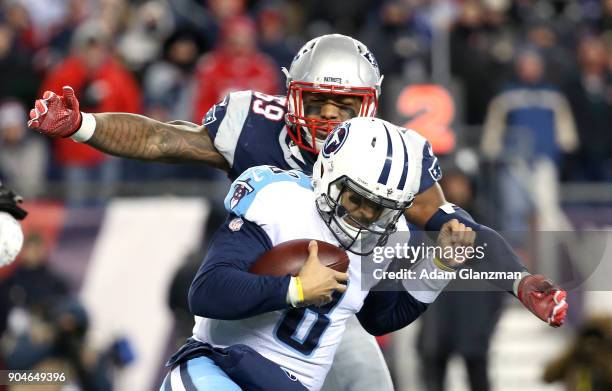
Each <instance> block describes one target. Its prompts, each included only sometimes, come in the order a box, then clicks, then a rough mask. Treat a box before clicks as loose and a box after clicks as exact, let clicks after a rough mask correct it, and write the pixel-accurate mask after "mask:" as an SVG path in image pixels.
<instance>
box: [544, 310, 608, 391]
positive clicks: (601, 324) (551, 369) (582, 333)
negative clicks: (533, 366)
mask: <svg viewBox="0 0 612 391" xmlns="http://www.w3.org/2000/svg"><path fill="white" fill-rule="evenodd" d="M543 379H544V381H545V382H547V383H553V382H558V381H561V382H563V383H565V390H567V391H580V390H589V391H607V390H610V389H612V317H610V316H609V315H599V316H595V317H592V318H591V319H589V320H588V321H587V322H586V323H585V324H584V325H583V326H582V327H581V328H580V329H579V330H578V333H577V335H576V337H575V338H574V341H573V342H571V344H570V346H569V347H568V348H567V349H566V350H565V352H563V353H562V354H561V355H560V356H559V357H557V358H556V359H555V360H553V361H552V362H550V363H549V364H548V365H547V366H546V369H545V371H544V375H543Z"/></svg>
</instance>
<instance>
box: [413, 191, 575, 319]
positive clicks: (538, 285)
mask: <svg viewBox="0 0 612 391" xmlns="http://www.w3.org/2000/svg"><path fill="white" fill-rule="evenodd" d="M405 216H406V219H407V220H408V221H410V222H412V223H414V224H416V225H418V226H419V227H421V228H423V229H425V230H427V231H439V230H440V228H441V227H442V226H443V225H444V224H445V223H446V222H448V221H450V220H457V221H459V222H460V223H462V224H464V225H466V226H468V227H471V228H472V229H473V230H474V231H476V243H475V244H476V246H486V247H487V251H486V253H485V258H484V259H483V261H484V262H479V263H478V264H476V266H475V267H478V268H480V269H481V270H483V271H504V272H517V274H519V273H520V274H521V276H522V278H520V279H517V280H516V281H511V280H505V279H503V280H491V281H490V282H491V283H493V284H495V285H496V286H497V287H499V288H501V289H503V290H505V291H508V292H511V293H514V295H516V296H517V298H518V299H519V300H520V301H521V303H523V305H524V306H525V307H527V309H528V310H529V311H531V312H532V313H533V314H534V315H536V316H537V317H538V318H540V319H542V320H543V321H545V322H547V323H548V324H550V325H551V326H554V327H558V326H560V325H562V324H563V322H564V320H565V315H566V312H567V303H566V302H565V295H566V293H565V291H564V290H562V289H561V288H559V287H558V286H556V285H554V284H553V283H552V282H551V281H550V280H547V279H546V278H545V277H543V276H541V275H531V274H529V273H527V269H526V268H525V266H524V265H523V264H522V263H521V261H520V259H519V257H518V255H517V254H516V253H515V252H514V250H512V248H511V247H510V245H509V244H508V243H507V242H506V241H505V240H504V238H503V237H502V236H501V235H500V234H499V233H497V232H496V231H495V230H493V229H491V228H489V227H487V226H484V225H481V224H478V223H477V222H475V221H474V220H473V219H472V217H471V216H470V215H469V214H468V213H467V212H465V211H464V210H463V209H461V208H459V207H457V206H455V205H453V204H449V203H447V202H446V200H445V198H444V194H443V192H442V189H441V188H440V186H439V185H438V184H437V183H436V184H434V185H433V186H431V187H430V188H429V189H427V190H425V191H424V192H423V193H421V194H419V195H417V196H416V198H415V202H414V204H413V206H412V207H411V208H409V209H407V210H406V212H405Z"/></svg>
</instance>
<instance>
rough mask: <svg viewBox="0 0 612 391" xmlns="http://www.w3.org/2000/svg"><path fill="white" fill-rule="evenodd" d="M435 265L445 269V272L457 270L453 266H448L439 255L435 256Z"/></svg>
mask: <svg viewBox="0 0 612 391" xmlns="http://www.w3.org/2000/svg"><path fill="white" fill-rule="evenodd" d="M434 265H436V267H437V268H438V269H441V270H444V271H445V272H455V271H456V270H455V269H453V268H452V267H449V266H446V265H445V264H444V263H443V262H442V261H441V260H440V258H438V257H435V258H434Z"/></svg>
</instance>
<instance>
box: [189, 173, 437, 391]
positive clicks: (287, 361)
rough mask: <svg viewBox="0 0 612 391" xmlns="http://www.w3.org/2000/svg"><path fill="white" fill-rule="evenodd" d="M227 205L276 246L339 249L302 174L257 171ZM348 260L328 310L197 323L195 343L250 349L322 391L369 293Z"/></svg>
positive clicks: (356, 260) (244, 178) (354, 259)
mask: <svg viewBox="0 0 612 391" xmlns="http://www.w3.org/2000/svg"><path fill="white" fill-rule="evenodd" d="M225 204H226V207H227V209H228V210H229V211H231V212H232V213H234V214H236V215H237V216H239V217H238V218H242V219H246V220H248V221H250V222H253V223H256V224H257V225H259V226H260V227H261V228H262V229H263V231H264V232H265V233H266V235H267V236H268V237H269V240H270V242H271V245H272V246H276V245H278V244H280V243H283V242H286V241H289V240H294V239H306V238H307V239H317V240H321V241H325V242H328V243H331V244H334V245H339V243H338V242H337V240H336V239H335V237H334V236H333V234H332V233H331V231H330V230H329V229H328V227H327V226H326V225H325V223H324V222H323V220H322V219H321V218H320V216H319V213H318V211H317V210H316V206H315V200H314V193H313V191H312V188H311V186H310V178H309V177H308V176H306V175H305V174H304V173H302V172H299V171H282V170H279V169H277V168H276V167H271V166H259V167H253V168H251V169H249V170H247V171H246V172H245V173H243V174H242V175H241V176H240V177H239V178H238V179H237V180H236V181H234V183H233V184H232V187H231V190H230V193H229V194H228V196H227V198H226V200H225ZM238 225H239V224H238ZM238 225H237V226H238ZM238 229H239V228H238ZM405 231H406V232H407V229H405ZM236 245H239V243H237V244H236ZM347 254H348V256H349V260H350V264H349V270H348V273H349V284H348V289H347V291H346V292H345V293H344V294H342V295H337V296H340V297H335V300H334V301H333V302H332V303H330V304H329V305H326V306H323V307H307V308H300V309H287V310H282V311H273V312H268V313H264V314H261V315H257V316H254V317H251V318H247V319H240V320H218V319H209V318H202V317H196V325H195V327H194V337H195V338H196V339H198V340H200V341H202V342H208V343H210V344H212V345H214V346H219V347H226V346H230V345H234V344H245V345H248V346H250V347H252V348H253V349H255V350H256V351H257V352H259V353H260V354H262V355H263V356H264V357H266V358H268V359H270V360H272V361H274V362H275V363H277V364H279V365H280V366H281V367H283V368H284V369H285V370H287V371H288V372H289V373H292V374H294V375H295V376H296V377H297V378H298V379H299V380H300V382H301V383H302V384H303V385H304V386H306V387H307V388H308V389H309V390H318V389H320V387H321V385H322V384H323V381H324V379H325V376H326V374H327V372H328V370H329V368H330V366H331V364H332V360H333V357H334V353H335V351H336V348H337V346H338V345H339V344H340V340H341V338H342V334H343V331H344V328H345V323H346V321H347V319H349V318H350V317H351V316H353V315H354V314H355V313H357V312H358V311H359V310H360V309H361V307H362V305H363V302H364V299H365V297H366V296H367V294H368V292H369V288H371V287H368V286H364V287H362V281H361V258H360V257H359V256H357V255H355V254H353V253H350V252H347ZM382 267H386V265H382ZM426 267H431V266H426Z"/></svg>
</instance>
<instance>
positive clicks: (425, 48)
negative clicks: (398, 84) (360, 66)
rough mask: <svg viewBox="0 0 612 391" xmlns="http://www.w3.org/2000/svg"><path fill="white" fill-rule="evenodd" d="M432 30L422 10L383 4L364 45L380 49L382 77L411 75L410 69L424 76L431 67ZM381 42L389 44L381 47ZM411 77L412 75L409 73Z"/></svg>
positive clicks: (365, 34) (373, 16)
mask: <svg viewBox="0 0 612 391" xmlns="http://www.w3.org/2000/svg"><path fill="white" fill-rule="evenodd" d="M432 34H433V31H432V28H431V26H430V25H429V22H428V21H427V19H426V18H425V17H424V15H423V14H422V13H421V11H420V10H419V9H417V8H416V7H411V6H410V5H409V4H407V3H406V2H402V1H398V0H389V1H385V2H383V4H382V5H381V6H380V8H379V9H378V10H377V12H373V13H371V14H370V20H369V21H368V24H367V26H366V28H365V30H364V31H363V43H364V44H366V45H367V46H369V47H371V48H376V49H377V50H376V51H375V52H376V58H377V59H378V61H379V66H380V70H381V73H382V74H385V75H388V76H390V75H391V74H401V75H403V74H405V73H406V72H408V73H410V71H411V70H410V69H409V68H410V67H413V69H414V67H416V68H418V70H419V72H420V73H423V72H422V71H423V70H425V69H426V68H427V64H428V61H429V54H430V46H431V45H430V43H431V39H432ZM380 42H386V44H385V45H380ZM406 76H408V74H406Z"/></svg>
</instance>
